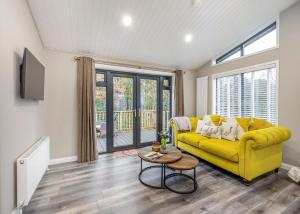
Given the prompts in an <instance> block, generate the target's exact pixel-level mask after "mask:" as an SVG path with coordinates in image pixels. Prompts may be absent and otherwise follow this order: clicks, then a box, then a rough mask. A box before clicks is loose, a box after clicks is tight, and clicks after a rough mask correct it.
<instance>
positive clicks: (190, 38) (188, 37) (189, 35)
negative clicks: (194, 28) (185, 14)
mask: <svg viewBox="0 0 300 214" xmlns="http://www.w3.org/2000/svg"><path fill="white" fill-rule="evenodd" d="M192 40H193V35H192V34H190V33H188V34H185V36H184V41H185V42H186V43H189V42H191V41H192Z"/></svg>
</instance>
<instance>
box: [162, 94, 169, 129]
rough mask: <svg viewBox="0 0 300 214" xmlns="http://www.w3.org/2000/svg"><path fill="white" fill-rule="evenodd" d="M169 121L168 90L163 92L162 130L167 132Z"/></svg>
mask: <svg viewBox="0 0 300 214" xmlns="http://www.w3.org/2000/svg"><path fill="white" fill-rule="evenodd" d="M170 119H171V94H170V90H163V112H162V130H163V131H167V130H169V127H170V126H169V121H170Z"/></svg>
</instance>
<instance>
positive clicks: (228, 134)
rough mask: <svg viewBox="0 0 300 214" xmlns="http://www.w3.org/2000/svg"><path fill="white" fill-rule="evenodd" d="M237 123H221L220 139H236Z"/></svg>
mask: <svg viewBox="0 0 300 214" xmlns="http://www.w3.org/2000/svg"><path fill="white" fill-rule="evenodd" d="M237 127H238V124H237V123H232V122H223V123H222V125H221V130H222V138H223V139H226V140H230V141H235V140H236V139H237Z"/></svg>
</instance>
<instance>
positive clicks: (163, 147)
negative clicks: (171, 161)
mask: <svg viewBox="0 0 300 214" xmlns="http://www.w3.org/2000/svg"><path fill="white" fill-rule="evenodd" d="M167 152H168V145H167V139H161V144H160V153H163V154H165V153H167Z"/></svg>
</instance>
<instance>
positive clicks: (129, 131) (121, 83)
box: [113, 76, 136, 148]
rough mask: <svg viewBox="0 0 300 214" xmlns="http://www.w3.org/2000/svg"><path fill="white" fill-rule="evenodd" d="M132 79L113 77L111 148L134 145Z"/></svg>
mask: <svg viewBox="0 0 300 214" xmlns="http://www.w3.org/2000/svg"><path fill="white" fill-rule="evenodd" d="M134 102H135V99H134V78H133V77H130V76H129V77H127V76H113V147H114V148H117V147H128V146H132V145H134V133H135V132H134V130H135V129H134V126H135V121H134V120H135V113H136V112H135V103H134Z"/></svg>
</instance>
